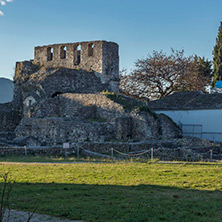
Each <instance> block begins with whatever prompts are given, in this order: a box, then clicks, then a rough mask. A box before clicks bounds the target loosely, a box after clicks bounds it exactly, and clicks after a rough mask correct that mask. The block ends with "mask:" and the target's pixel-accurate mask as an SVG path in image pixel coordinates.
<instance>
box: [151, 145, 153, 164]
mask: <svg viewBox="0 0 222 222" xmlns="http://www.w3.org/2000/svg"><path fill="white" fill-rule="evenodd" d="M151 162H153V148H151Z"/></svg>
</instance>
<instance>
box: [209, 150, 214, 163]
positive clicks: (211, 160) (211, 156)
mask: <svg viewBox="0 0 222 222" xmlns="http://www.w3.org/2000/svg"><path fill="white" fill-rule="evenodd" d="M210 162H213V150H210Z"/></svg>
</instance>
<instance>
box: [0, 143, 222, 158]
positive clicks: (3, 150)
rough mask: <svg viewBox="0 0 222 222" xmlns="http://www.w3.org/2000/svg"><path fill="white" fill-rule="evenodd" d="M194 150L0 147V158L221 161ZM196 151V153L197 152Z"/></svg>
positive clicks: (212, 153)
mask: <svg viewBox="0 0 222 222" xmlns="http://www.w3.org/2000/svg"><path fill="white" fill-rule="evenodd" d="M217 148H218V147H217ZM199 149H200V150H198V149H196V151H195V150H192V149H185V148H184V149H180V148H148V149H142V150H138V151H133V152H123V151H120V150H118V149H115V148H113V147H112V148H110V149H108V150H106V153H99V152H93V151H90V150H89V149H84V148H81V147H79V144H75V146H73V147H68V148H64V147H61V146H60V147H59V146H58V147H54V148H49V147H48V148H46V147H44V148H35V149H34V148H29V147H26V146H24V147H0V156H7V155H21V156H22V155H24V156H28V155H46V156H53V155H55V156H64V157H68V156H73V157H75V158H77V159H79V158H81V157H84V156H90V157H98V158H109V159H112V160H117V159H119V160H121V159H126V158H129V159H130V158H137V159H140V158H141V159H146V160H150V161H154V160H156V159H158V160H166V161H169V160H170V161H172V160H181V161H210V162H212V161H213V160H221V159H222V154H220V153H219V154H218V152H216V151H215V150H213V148H212V149H209V148H207V150H206V147H205V149H204V148H199ZM197 151H198V152H197Z"/></svg>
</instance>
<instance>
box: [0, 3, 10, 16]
mask: <svg viewBox="0 0 222 222" xmlns="http://www.w3.org/2000/svg"><path fill="white" fill-rule="evenodd" d="M6 2H13V0H0V4H1V5H2V6H4V5H5V4H6ZM0 16H4V12H3V11H1V10H0Z"/></svg>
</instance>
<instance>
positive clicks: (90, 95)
mask: <svg viewBox="0 0 222 222" xmlns="http://www.w3.org/2000/svg"><path fill="white" fill-rule="evenodd" d="M118 48H119V47H118V44H116V43H114V42H107V41H90V42H77V43H67V44H66V43H65V44H53V45H47V46H38V47H35V55H34V60H30V61H23V62H17V63H16V68H15V76H14V99H13V101H12V102H11V103H7V104H0V107H2V108H1V111H0V142H1V141H9V140H10V141H13V143H15V144H18V145H35V146H37V145H38V146H43V145H46V146H48V145H54V144H62V143H64V142H67V141H68V142H70V143H72V142H79V141H86V142H87V141H89V142H90V141H91V142H106V141H128V140H129V139H130V140H135V141H145V140H148V139H151V138H165V137H178V136H180V134H181V132H180V130H179V129H178V128H177V127H176V126H175V124H173V123H172V121H171V120H169V119H168V118H166V117H165V116H163V115H156V114H154V113H152V112H150V110H149V109H148V108H147V107H146V106H145V105H144V104H143V103H142V102H140V101H137V100H135V99H131V98H129V97H126V96H123V95H120V94H118V93H119V49H118Z"/></svg>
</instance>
